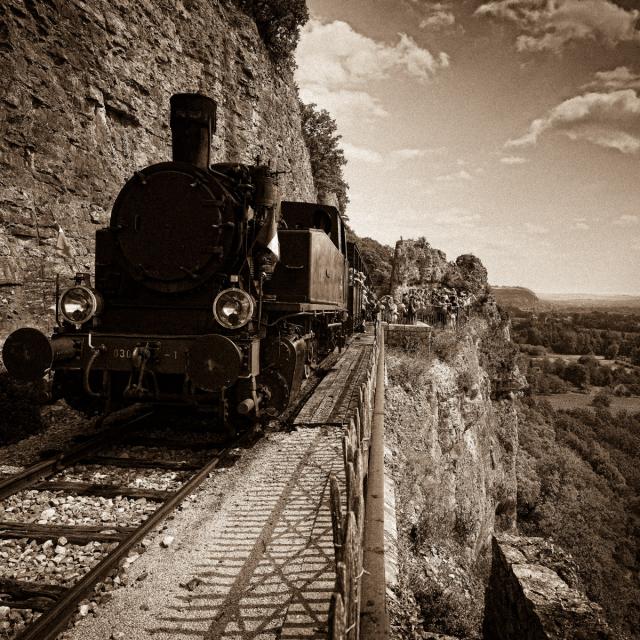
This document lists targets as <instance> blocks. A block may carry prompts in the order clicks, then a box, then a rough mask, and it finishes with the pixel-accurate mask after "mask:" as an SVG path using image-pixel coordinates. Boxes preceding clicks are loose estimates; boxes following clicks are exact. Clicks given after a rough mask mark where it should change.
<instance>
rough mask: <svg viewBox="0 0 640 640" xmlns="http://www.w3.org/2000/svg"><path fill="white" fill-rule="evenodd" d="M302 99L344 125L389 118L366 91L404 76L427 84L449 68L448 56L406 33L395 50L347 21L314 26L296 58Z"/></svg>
mask: <svg viewBox="0 0 640 640" xmlns="http://www.w3.org/2000/svg"><path fill="white" fill-rule="evenodd" d="M296 62H297V65H298V68H297V70H296V75H295V79H296V82H297V83H298V86H299V87H300V97H301V98H302V100H303V101H304V102H306V103H312V102H313V103H315V104H317V105H318V106H320V107H322V108H323V109H327V110H328V111H329V112H330V113H331V114H332V115H333V116H334V117H335V118H336V120H337V121H338V123H340V121H341V120H343V121H345V122H346V121H351V122H355V121H359V120H362V119H364V120H365V121H369V120H373V119H376V118H381V117H385V116H386V115H388V114H387V111H386V109H385V108H384V106H383V105H382V104H381V102H380V101H379V100H378V99H377V98H375V97H374V96H373V95H371V93H370V92H369V91H367V90H366V89H365V87H367V88H368V87H369V85H370V83H372V82H376V81H384V80H388V79H389V78H390V77H391V76H392V75H396V74H403V75H405V76H408V77H411V78H414V79H415V80H416V81H417V82H420V83H427V82H428V81H429V80H430V79H431V78H432V77H433V76H434V75H435V74H436V73H438V72H439V71H440V70H442V69H444V68H446V67H448V66H449V57H448V56H447V54H446V53H439V54H437V55H434V54H432V53H431V52H430V51H429V50H427V49H424V48H422V47H420V46H419V45H418V44H417V43H416V42H415V40H413V38H411V37H410V36H408V35H407V34H405V33H400V34H398V41H397V42H396V44H394V45H391V44H387V43H384V42H380V41H377V40H373V39H372V38H368V37H367V36H364V35H362V34H360V33H358V32H357V31H354V29H353V28H352V27H351V26H350V25H349V24H347V23H346V22H342V21H338V20H337V21H334V22H329V23H322V22H320V21H318V20H311V21H309V22H308V23H307V25H306V26H305V28H304V29H303V30H302V33H301V37H300V43H299V45H298V49H297V52H296Z"/></svg>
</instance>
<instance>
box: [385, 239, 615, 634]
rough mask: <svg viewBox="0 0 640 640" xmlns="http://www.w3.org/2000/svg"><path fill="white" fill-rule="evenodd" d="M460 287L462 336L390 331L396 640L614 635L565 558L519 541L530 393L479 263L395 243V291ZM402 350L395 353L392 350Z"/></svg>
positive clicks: (388, 413) (543, 545) (388, 421)
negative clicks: (520, 465) (522, 438)
mask: <svg viewBox="0 0 640 640" xmlns="http://www.w3.org/2000/svg"><path fill="white" fill-rule="evenodd" d="M443 286H445V287H453V288H457V289H466V290H467V291H471V292H472V293H473V294H474V296H475V301H474V303H473V305H472V306H471V307H470V309H469V313H468V314H465V315H464V316H463V317H462V319H461V320H459V322H458V324H457V326H456V328H455V329H454V328H451V327H448V328H443V329H440V328H429V327H426V326H423V327H399V328H398V329H394V328H393V327H389V329H388V334H389V340H388V343H389V344H390V347H389V348H388V350H387V354H386V363H387V369H388V374H389V384H388V386H387V389H386V407H385V437H386V439H387V446H388V449H389V451H388V455H387V459H386V461H387V463H388V468H389V470H390V471H391V473H392V476H393V478H394V479H395V483H396V513H397V520H398V522H397V541H398V551H399V553H398V576H399V580H398V587H399V588H398V589H397V600H393V601H392V603H391V611H392V624H393V629H394V633H395V636H396V637H398V638H403V639H407V640H408V639H410V638H411V639H413V638H434V637H444V636H438V635H434V634H443V633H444V634H449V635H448V636H447V637H449V636H452V637H454V638H464V639H465V640H469V639H471V638H484V640H512V639H513V640H515V639H516V638H517V639H520V638H523V639H524V638H530V639H531V640H533V639H536V640H552V639H553V640H556V639H557V640H560V639H567V640H568V639H569V638H585V639H587V638H594V639H595V638H608V637H611V636H610V635H609V631H608V627H607V625H606V623H605V622H604V621H603V620H602V610H601V609H600V608H599V607H598V606H597V605H594V604H593V603H591V602H589V601H588V599H587V598H586V597H585V596H584V595H583V594H582V593H581V591H580V588H579V585H578V584H577V583H576V581H575V580H574V577H575V575H576V572H575V569H572V568H571V567H572V564H571V562H570V561H569V560H567V557H566V554H563V553H562V551H561V550H558V549H557V548H556V549H555V550H554V548H553V545H552V544H550V543H548V542H546V541H544V540H542V539H529V538H520V537H517V536H516V535H513V534H515V533H516V529H517V522H516V498H517V483H516V462H517V456H518V414H517V411H516V405H515V398H514V393H515V394H517V392H518V390H519V389H522V388H523V387H524V386H525V385H526V380H525V379H524V378H523V377H522V375H521V374H520V372H519V371H518V367H517V365H516V358H515V356H516V354H517V348H516V347H515V345H513V344H512V343H511V341H510V335H509V320H508V317H507V316H505V315H504V314H503V313H502V312H501V311H500V310H499V309H498V307H497V305H496V303H495V299H494V298H493V295H492V294H491V292H490V290H489V287H488V284H487V272H486V270H485V268H484V267H483V266H482V263H481V262H480V261H479V260H478V259H477V258H475V257H474V256H471V255H465V256H460V257H459V258H458V259H457V260H456V261H455V262H447V261H446V257H445V256H444V254H443V253H442V252H441V251H438V250H436V249H433V248H431V247H430V245H429V244H428V243H427V242H426V241H424V240H418V241H411V240H403V241H400V242H399V243H398V244H397V245H396V252H395V262H394V266H393V276H392V293H393V294H394V295H395V296H396V297H397V298H400V297H401V296H402V294H403V293H404V292H405V291H407V290H408V289H411V288H417V289H427V290H429V289H432V288H438V287H443ZM393 345H395V346H393Z"/></svg>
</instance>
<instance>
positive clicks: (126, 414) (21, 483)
mask: <svg viewBox="0 0 640 640" xmlns="http://www.w3.org/2000/svg"><path fill="white" fill-rule="evenodd" d="M141 412H142V413H141ZM151 413H152V412H151V411H150V410H149V406H148V405H144V404H136V405H133V406H132V407H127V408H126V409H122V410H121V411H116V412H114V413H112V414H109V415H107V416H105V417H104V418H103V419H102V422H107V421H108V422H115V423H116V424H113V425H110V426H109V428H107V429H105V430H104V431H101V432H100V433H98V434H96V435H95V436H93V437H92V438H90V439H89V440H87V441H85V442H83V443H82V444H80V445H78V446H76V447H74V448H73V449H71V450H70V451H68V452H66V453H60V454H58V455H57V456H53V457H52V458H48V459H47V460H42V461H41V462H37V463H36V464H34V465H31V466H30V467H27V468H26V469H24V470H23V471H20V472H19V473H16V474H14V475H12V476H9V477H8V478H5V479H4V480H2V481H0V500H4V499H5V498H8V497H9V496H11V495H13V494H14V493H17V492H18V491H21V490H23V489H27V488H28V487H30V486H32V485H34V484H36V483H37V482H39V481H40V480H43V479H44V478H48V477H49V476H52V475H54V474H56V473H58V472H59V471H61V470H62V469H63V468H64V467H68V466H70V465H72V464H74V463H75V462H77V461H78V460H81V459H82V458H84V457H85V456H86V455H87V454H88V453H91V452H92V451H93V450H95V449H96V448H97V447H99V446H100V445H103V444H105V443H106V442H107V441H108V439H109V438H111V437H112V436H113V435H114V433H116V432H118V431H119V430H121V429H122V428H123V427H124V426H128V425H131V424H134V423H136V422H138V421H139V420H143V419H144V418H146V417H148V416H150V415H151ZM136 414H140V415H136ZM130 418H131V419H130ZM120 421H124V422H120Z"/></svg>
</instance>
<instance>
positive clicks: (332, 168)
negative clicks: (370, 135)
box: [300, 102, 349, 213]
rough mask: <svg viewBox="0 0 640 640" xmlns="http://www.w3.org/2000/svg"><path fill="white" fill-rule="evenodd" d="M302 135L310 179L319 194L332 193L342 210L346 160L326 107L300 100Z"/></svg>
mask: <svg viewBox="0 0 640 640" xmlns="http://www.w3.org/2000/svg"><path fill="white" fill-rule="evenodd" d="M300 115H301V116H302V135H303V137H304V141H305V143H306V145H307V149H308V150H309V160H310V161H311V172H312V174H313V182H314V185H315V187H316V189H317V191H318V196H322V195H330V194H332V193H333V194H335V196H336V198H337V199H338V208H339V209H340V211H341V213H344V212H345V210H346V208H347V203H348V202H349V198H348V197H347V190H348V188H349V185H348V184H347V183H346V182H345V180H344V176H343V172H342V167H343V166H344V165H345V164H347V161H346V159H345V157H344V151H343V150H342V149H341V148H340V147H339V146H338V145H339V142H340V138H341V137H342V136H340V135H338V133H337V131H338V127H337V125H336V121H335V120H334V119H333V118H332V117H331V114H330V113H329V112H328V111H326V110H325V109H318V107H317V105H315V104H303V103H302V102H301V103H300Z"/></svg>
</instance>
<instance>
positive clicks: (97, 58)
mask: <svg viewBox="0 0 640 640" xmlns="http://www.w3.org/2000/svg"><path fill="white" fill-rule="evenodd" d="M181 91H200V92H202V93H205V94H207V95H209V96H211V97H213V98H214V99H215V100H217V101H218V131H217V134H216V137H215V140H214V149H213V159H214V161H222V160H225V161H242V162H250V161H253V160H255V158H256V156H258V155H260V156H261V157H262V158H263V159H271V160H272V162H273V166H276V167H277V168H278V169H279V170H282V171H287V172H289V173H285V174H283V175H282V177H281V185H282V187H283V190H284V195H285V197H286V198H288V199H292V200H307V201H315V199H316V193H315V190H314V187H313V180H312V177H311V170H310V166H309V159H308V154H307V150H306V147H305V144H304V141H303V139H302V136H301V131H300V117H299V110H298V104H297V94H296V91H295V87H294V83H293V79H292V77H291V75H289V74H287V73H283V72H281V71H277V70H275V69H274V67H273V65H272V63H271V61H270V59H269V56H268V54H267V52H266V50H265V48H264V45H263V43H262V41H261V39H260V37H259V35H258V33H257V30H256V27H255V24H254V23H253V21H252V20H251V19H250V18H248V17H247V16H246V15H245V14H243V13H242V12H240V11H239V10H238V9H236V8H235V6H234V4H233V3H231V2H230V1H229V0H153V1H152V0H136V2H130V1H129V0H90V1H89V0H87V1H84V0H3V2H2V3H0V340H2V338H4V337H5V335H6V333H8V331H9V330H10V329H12V328H14V327H15V326H17V325H21V324H23V323H24V322H25V320H28V322H29V323H30V324H32V325H39V326H46V325H48V324H50V322H51V321H52V313H51V311H50V310H49V307H50V306H51V305H52V304H53V292H52V286H53V285H52V282H53V279H54V278H55V275H56V274H60V275H61V276H63V277H68V276H71V275H72V274H73V273H74V272H75V271H77V270H80V271H90V270H92V266H93V253H92V252H93V242H94V232H95V230H96V229H97V228H99V227H100V226H104V225H105V224H107V222H108V219H109V213H110V208H111V205H112V204H113V201H114V199H115V196H116V195H117V192H118V190H119V188H120V186H121V185H122V184H123V182H124V181H125V180H126V179H127V178H128V177H129V176H130V175H131V173H132V172H134V171H135V170H136V169H138V168H140V167H143V166H145V165H147V164H151V163H154V162H160V161H163V160H167V159H169V158H170V130H169V127H168V119H169V97H170V95H171V94H173V93H175V92H181ZM59 227H61V228H62V230H63V233H64V234H65V237H66V241H67V245H68V250H66V251H65V243H64V242H63V240H62V238H61V237H60V232H59ZM56 245H58V247H60V248H58V249H56Z"/></svg>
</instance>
